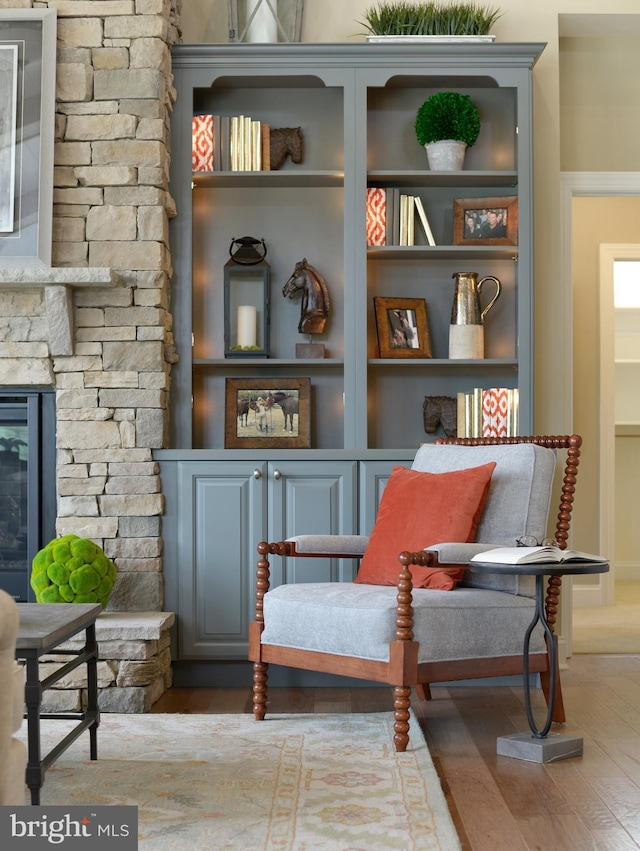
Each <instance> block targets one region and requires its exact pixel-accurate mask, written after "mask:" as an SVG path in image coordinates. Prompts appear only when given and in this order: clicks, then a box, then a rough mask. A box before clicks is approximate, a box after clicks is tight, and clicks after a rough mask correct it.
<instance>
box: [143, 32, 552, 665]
mask: <svg viewBox="0 0 640 851" xmlns="http://www.w3.org/2000/svg"><path fill="white" fill-rule="evenodd" d="M543 47H544V45H542V44H500V43H493V44H475V45H464V46H460V45H453V44H449V45H444V44H441V45H434V46H432V47H430V48H429V49H428V50H427V49H425V48H424V47H422V46H416V45H407V46H405V45H378V44H357V45H347V44H285V45H248V44H237V45H181V46H178V47H176V48H174V51H173V69H174V73H175V86H176V90H177V93H178V98H177V102H176V105H175V109H174V113H173V116H172V162H171V188H172V193H173V195H174V197H175V199H176V204H177V210H178V215H177V217H176V218H175V219H174V220H173V222H172V226H171V245H172V258H173V264H174V270H175V274H174V278H173V283H172V292H173V301H172V313H173V315H174V333H175V338H176V344H177V348H178V352H179V356H180V361H179V363H178V364H177V365H176V366H175V367H174V370H173V375H172V387H171V421H172V427H171V428H172V431H171V443H172V447H173V448H172V449H171V450H165V451H162V452H158V453H156V454H157V457H158V458H159V459H160V460H161V462H162V474H163V482H164V488H165V491H166V492H167V491H168V493H169V496H168V499H167V518H166V522H165V532H166V534H165V544H166V549H165V565H168V570H167V569H166V576H167V588H168V596H169V602H171V600H172V599H173V598H172V596H171V595H172V594H173V595H174V596H177V597H180V593H182V594H183V596H182V598H180V599H179V600H178V601H177V603H176V610H177V611H178V612H179V613H182V614H181V617H182V618H183V619H186V621H188V623H189V630H190V632H189V637H188V639H187V640H186V643H185V645H184V647H183V648H182V650H181V652H182V653H183V654H185V655H186V656H192V657H193V658H196V657H197V658H200V657H202V656H203V655H205V656H206V655H207V653H213V652H214V651H213V650H212V648H213V647H218V648H219V649H220V648H223V647H224V648H226V649H224V650H223V649H220V653H221V655H222V656H224V654H225V653H230V654H231V656H233V655H234V653H236V652H237V653H241V651H240V650H238V647H240V648H241V647H243V646H244V642H245V637H244V635H245V632H244V631H245V627H246V623H245V621H246V618H247V617H248V614H247V612H248V608H247V607H248V606H249V601H250V596H251V590H252V587H253V582H252V580H250V579H248V578H247V576H248V574H247V571H248V570H250V571H251V572H252V571H253V561H254V558H253V555H252V553H253V552H254V544H255V543H257V541H259V540H261V539H262V537H269V538H270V539H273V538H279V537H280V536H281V535H285V536H286V535H289V534H296V533H299V532H304V531H313V532H318V533H319V532H329V531H334V532H335V531H354V532H355V531H359V532H362V533H366V532H368V531H369V529H370V528H371V525H372V523H373V520H374V517H375V510H376V506H377V503H378V500H379V497H380V494H381V493H382V488H383V486H384V481H385V478H386V476H388V474H389V472H390V470H391V468H392V466H393V464H394V463H404V464H409V463H410V459H411V458H412V456H413V454H414V452H415V450H416V448H417V446H418V445H419V443H420V442H423V441H425V440H433V439H435V438H436V437H438V436H439V435H442V434H443V432H442V431H441V430H440V431H438V432H437V433H436V434H432V435H427V434H426V433H425V430H424V424H423V410H422V409H423V401H424V397H425V396H426V395H446V396H456V394H457V393H462V392H465V393H470V392H471V391H472V390H473V388H474V387H478V386H482V387H493V386H501V387H507V388H518V390H519V393H520V424H521V425H520V431H521V433H527V432H530V430H531V429H532V423H533V408H532V400H533V352H532V341H533V268H532V236H533V235H532V212H531V211H532V184H533V180H532V69H533V66H534V65H535V62H536V60H537V58H538V56H539V54H540V53H541V51H542V49H543ZM442 89H451V90H455V91H460V92H463V93H467V94H469V95H471V97H472V99H473V101H474V102H475V103H476V104H477V106H478V109H479V112H480V118H481V124H482V127H481V132H480V136H479V138H478V141H477V143H476V145H475V146H474V147H473V148H471V149H469V150H468V152H467V157H466V162H465V167H464V170H463V171H461V172H432V171H430V170H429V169H428V165H427V159H426V152H425V151H424V149H423V148H421V147H420V146H419V145H418V143H417V141H416V138H415V133H414V129H413V124H414V120H415V114H416V112H417V110H418V108H419V106H420V105H421V104H422V103H423V102H424V101H425V100H426V99H427V98H428V97H429V95H430V94H432V93H434V92H435V91H439V90H442ZM196 113H209V114H212V115H221V116H233V115H240V114H242V115H250V116H251V117H252V118H254V119H256V120H259V121H261V122H263V123H268V124H269V125H270V126H271V127H272V128H277V127H298V126H299V127H301V128H302V132H303V135H304V156H303V161H302V162H301V163H300V164H298V165H296V164H294V163H292V162H291V161H290V160H288V159H287V160H286V161H285V164H284V165H283V167H282V168H281V169H279V170H277V171H261V172H229V171H226V172H222V171H216V170H214V171H212V172H207V173H202V172H198V173H195V174H194V173H192V169H191V120H192V116H193V115H194V114H196ZM369 187H384V188H393V187H397V188H399V189H400V190H402V191H403V192H407V193H409V194H413V195H416V196H419V197H420V198H421V200H422V202H423V205H424V207H425V210H426V213H427V216H428V218H429V222H430V225H431V228H432V231H433V235H434V237H435V241H436V245H435V246H429V245H427V241H426V239H424V237H423V236H422V237H421V236H418V238H417V240H416V244H415V245H413V246H408V247H401V246H397V245H387V246H380V247H368V246H367V239H366V196H367V188H369ZM513 196H516V197H517V206H518V230H517V240H514V242H517V244H514V245H494V244H492V245H475V244H474V245H456V244H454V234H453V210H454V201H456V200H459V199H463V198H464V199H467V198H471V199H482V198H489V197H498V198H502V197H505V198H506V197H513ZM479 203H480V201H479ZM416 233H418V234H419V222H418V221H417V222H416ZM242 235H251V236H254V237H256V238H258V239H263V238H264V240H265V243H266V245H267V249H268V255H267V261H268V262H269V264H270V267H271V312H270V320H271V338H270V339H271V356H270V357H269V358H248V359H244V358H236V359H232V358H225V357H224V340H223V327H224V317H223V268H224V264H225V263H226V262H227V260H228V258H229V247H230V244H231V241H232V240H233V239H235V238H237V237H240V236H242ZM303 258H306V259H307V260H308V262H309V263H311V264H312V265H313V266H315V267H316V268H317V269H318V271H319V272H320V273H321V274H322V275H323V277H324V278H325V280H326V282H327V285H328V287H329V292H330V297H331V312H330V317H329V320H328V322H327V325H326V329H325V332H324V333H323V335H322V336H320V337H319V339H317V340H315V339H314V342H322V343H324V345H325V347H326V357H325V358H324V359H309V358H307V359H302V360H298V359H296V356H295V354H296V343H306V342H309V340H308V339H307V338H306V337H304V336H303V335H301V334H299V333H298V330H297V327H298V320H299V318H300V303H299V300H294V301H291V300H289V299H285V298H284V297H283V296H282V294H281V290H282V287H283V285H284V284H285V282H286V281H287V279H288V278H289V276H290V275H291V273H292V271H293V269H294V266H295V264H296V262H297V261H299V260H302V259H303ZM472 271H473V272H477V273H478V275H479V277H482V276H484V275H495V276H496V277H498V278H499V279H500V281H501V283H502V295H501V297H500V299H499V300H498V301H497V303H496V305H495V307H494V308H493V309H492V310H491V312H490V313H489V314H488V316H487V321H486V328H485V358H484V359H483V360H451V359H449V352H448V335H449V324H450V317H451V306H452V301H453V295H454V285H453V280H452V276H453V274H454V273H456V272H472ZM376 297H407V298H420V299H425V301H426V305H427V314H428V327H429V334H430V340H431V349H432V355H433V357H432V358H429V359H426V358H425V359H414V358H411V359H408V358H407V359H400V358H380V356H379V355H380V352H379V345H378V339H377V328H376V320H375V313H374V298H376ZM253 377H264V378H267V377H268V378H269V379H275V380H277V379H278V378H283V379H284V378H296V377H308V378H310V381H311V420H312V422H311V435H312V439H311V446H310V448H309V449H305V450H298V449H296V450H290V451H287V450H286V449H285V450H283V449H280V450H274V449H265V450H264V451H262V450H260V449H252V450H250V451H249V450H243V449H227V448H225V384H226V380H227V379H229V378H253ZM255 459H258V460H255ZM332 461H333V462H335V463H331V462H332ZM276 474H277V475H276ZM320 481H322V482H324V483H325V484H326V489H325V490H323V489H322V488H319V487H318V483H319V482H320ZM230 482H231V483H233V482H235V485H234V486H231V485H230ZM309 483H311V484H309ZM307 484H309V488H310V490H309V492H308V493H307V492H306V486H307ZM235 486H237V500H238V501H237V503H236V504H235V505H236V513H237V512H240V513H241V514H242V512H245V514H244V515H243V516H244V518H245V519H244V520H243V521H242V522H241V521H240V520H239V521H238V523H237V524H236V525H234V519H233V518H234V517H235V514H231V515H230V514H229V505H228V502H229V498H230V496H231V494H232V493H235V491H234V487H235ZM171 487H174V488H175V490H176V494H182V497H181V499H182V502H180V500H179V499H178V497H177V496H176V497H175V498H172V497H171ZM200 487H202V488H203V491H202V498H201V499H200V497H199V496H198V494H199V493H200V491H199V488H200ZM205 493H206V495H205ZM304 494H306V495H304ZM303 495H304V496H303ZM214 496H215V499H214ZM307 497H308V500H309V501H308V503H307V501H306V500H307ZM205 504H206V505H208V506H209V507H210V510H208V511H207V512H206V517H205V516H203V515H202V506H204V505H205ZM214 504H215V505H217V506H218V508H217V509H214ZM185 506H187V507H188V511H187V509H186V508H185ZM185 511H187V513H186V514H185ZM188 512H193V517H192V516H191V515H190V514H189V513H188ZM249 519H250V522H249ZM185 524H187V525H190V524H192V525H193V527H194V531H193V532H190V531H188V530H187V531H185V529H184V528H183V527H184V525H185ZM236 526H237V528H236ZM249 528H250V529H251V531H249V532H248V531H247V530H248V529H249ZM234 530H235V531H234ZM214 535H215V536H216V538H217V541H218V542H219V541H220V539H225V540H226V541H227V542H228V543H229V545H228V546H226V545H225V547H223V550H224V552H223V553H221V554H220V556H219V560H220V564H219V567H216V566H215V565H212V564H211V562H210V560H205V561H202V563H200V561H199V559H202V558H204V556H203V555H198V554H199V553H200V554H204V553H209V554H210V553H211V551H212V549H213V547H210V545H209V541H210V540H213V539H212V537H211V536H214ZM194 542H195V543H194ZM185 548H186V549H185ZM252 548H253V549H252ZM194 559H195V566H194V567H193V570H194V571H195V574H198V571H202V574H203V577H204V576H209V573H210V571H214V572H215V571H217V570H219V571H220V576H223V575H224V577H225V579H224V582H225V583H227V585H228V583H229V582H231V579H230V578H229V577H230V576H234V575H235V572H237V573H238V576H239V577H241V578H239V579H238V586H237V588H236V591H237V595H238V611H239V612H240V611H241V612H242V613H243V614H242V616H240V615H238V618H237V619H236V621H234V624H233V626H229V625H228V624H227V626H226V627H225V628H224V629H223V630H222V632H220V633H216V635H217V637H214V638H211V640H209V639H207V638H206V637H205V632H206V627H205V623H208V624H211V623H212V622H214V621H216V618H219V619H220V622H222V621H225V622H226V621H228V619H229V617H230V614H229V612H230V611H231V610H230V609H229V605H228V602H227V603H226V604H225V611H219V612H218V611H217V610H216V612H215V613H213V614H212V613H211V612H208V613H207V612H205V611H204V610H203V611H202V612H200V610H199V608H198V607H199V606H201V605H204V604H203V603H202V600H203V599H210V598H211V595H210V593H204V592H203V591H202V586H201V585H199V584H198V581H196V579H194V578H193V576H192V577H191V578H192V580H193V582H194V589H193V595H192V594H191V593H190V594H189V595H188V599H185V597H184V593H185V592H184V591H182V592H180V591H179V588H180V587H182V586H181V580H179V579H178V576H179V573H180V571H181V570H184V569H186V568H185V567H184V565H194ZM216 563H217V562H216ZM234 564H235V565H236V567H237V571H234ZM180 565H183V567H180ZM189 569H191V567H189ZM343 569H344V568H343V567H337V566H336V564H335V560H327V564H326V565H325V566H324V567H322V566H317V569H316V570H315V572H314V577H315V578H316V579H318V578H331V577H332V576H336V575H337V574H338V573H339V572H340V571H341V570H343ZM288 570H289V568H288V567H287V568H285V572H284V574H283V576H282V577H276V578H275V579H274V581H276V582H278V581H287V571H288ZM172 571H173V572H172ZM190 581H191V580H190ZM202 581H204V582H205V584H206V582H212V581H213V580H211V579H206V580H205V579H202ZM221 581H222V580H221ZM227 590H228V589H227ZM194 595H195V596H194ZM231 609H233V606H232V607H231ZM205 615H206V616H205ZM186 621H185V622H186ZM198 624H199V626H198ZM189 630H188V631H189ZM229 630H230V631H231V632H232V633H233V634H234V635H235V634H236V632H237V636H239V637H238V640H237V641H238V643H237V646H236V645H234V646H236V650H233V651H231V650H229V646H230V644H229V641H228V640H227V638H223V637H221V636H222V633H224V635H227V634H228V633H229ZM234 630H235V631H236V632H234ZM234 641H235V639H234ZM231 644H233V641H231ZM198 648H199V649H198ZM203 648H204V649H203Z"/></svg>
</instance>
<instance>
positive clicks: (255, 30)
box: [245, 0, 278, 43]
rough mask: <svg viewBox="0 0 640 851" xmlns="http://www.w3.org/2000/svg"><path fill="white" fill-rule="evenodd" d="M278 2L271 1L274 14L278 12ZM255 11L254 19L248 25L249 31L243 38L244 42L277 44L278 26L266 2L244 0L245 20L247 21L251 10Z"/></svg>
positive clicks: (276, 0) (261, 0)
mask: <svg viewBox="0 0 640 851" xmlns="http://www.w3.org/2000/svg"><path fill="white" fill-rule="evenodd" d="M277 2H278V0H271V5H272V6H273V9H274V11H275V12H277V11H278V7H277V5H276V4H277ZM256 6H257V7H258V8H257V10H256V14H255V17H254V18H253V20H252V21H251V23H250V24H249V29H248V30H247V34H246V36H245V41H252V42H257V43H264V42H277V41H278V26H277V24H276V19H275V16H274V14H273V12H272V11H271V9H270V8H269V6H268V5H267V3H266V0H245V9H246V18H245V20H247V21H248V20H249V18H250V17H251V14H252V12H253V10H254V9H255V8H256Z"/></svg>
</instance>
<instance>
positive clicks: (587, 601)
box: [572, 583, 602, 608]
mask: <svg viewBox="0 0 640 851" xmlns="http://www.w3.org/2000/svg"><path fill="white" fill-rule="evenodd" d="M572 599H573V605H574V606H578V607H582V608H588V607H590V606H591V607H595V606H602V589H601V588H600V585H599V584H598V585H576V584H575V583H574V585H573V597H572Z"/></svg>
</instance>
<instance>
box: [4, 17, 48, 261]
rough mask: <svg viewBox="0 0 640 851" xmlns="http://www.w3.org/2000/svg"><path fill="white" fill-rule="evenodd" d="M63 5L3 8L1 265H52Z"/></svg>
mask: <svg viewBox="0 0 640 851" xmlns="http://www.w3.org/2000/svg"><path fill="white" fill-rule="evenodd" d="M55 72H56V12H55V9H1V10H0V266H1V267H13V266H17V267H32V268H43V267H44V268H48V267H50V266H51V241H52V209H53V148H54V137H55V100H56V98H55V79H56V73H55Z"/></svg>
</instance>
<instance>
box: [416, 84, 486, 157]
mask: <svg viewBox="0 0 640 851" xmlns="http://www.w3.org/2000/svg"><path fill="white" fill-rule="evenodd" d="M415 130H416V138H417V139H418V142H419V143H420V144H421V145H424V147H425V148H426V150H427V159H428V160H429V168H431V169H432V170H433V171H459V170H460V169H461V168H462V163H463V162H464V154H465V151H466V150H467V147H471V146H472V145H474V144H475V142H476V139H477V138H478V133H479V132H480V114H479V113H478V107H477V106H476V105H475V103H474V102H473V101H472V100H471V98H470V97H469V95H463V94H460V93H459V92H436V93H435V94H433V95H431V97H430V98H428V99H427V100H426V101H425V102H424V103H423V104H422V106H421V107H420V109H419V110H418V112H417V114H416V120H415Z"/></svg>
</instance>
